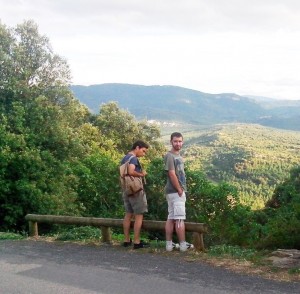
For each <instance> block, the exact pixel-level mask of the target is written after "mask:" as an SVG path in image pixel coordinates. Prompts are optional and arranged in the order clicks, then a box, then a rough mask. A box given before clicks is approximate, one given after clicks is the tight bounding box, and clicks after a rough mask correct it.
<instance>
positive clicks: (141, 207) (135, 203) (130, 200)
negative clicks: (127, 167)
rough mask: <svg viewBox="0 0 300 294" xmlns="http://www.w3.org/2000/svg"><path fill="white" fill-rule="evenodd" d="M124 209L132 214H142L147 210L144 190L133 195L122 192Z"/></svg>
mask: <svg viewBox="0 0 300 294" xmlns="http://www.w3.org/2000/svg"><path fill="white" fill-rule="evenodd" d="M123 201H124V208H125V211H126V212H128V213H133V214H143V213H145V212H148V204H147V197H146V193H145V191H140V192H138V193H136V194H135V195H134V196H129V197H128V196H127V195H126V194H125V193H123Z"/></svg>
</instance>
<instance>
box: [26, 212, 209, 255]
mask: <svg viewBox="0 0 300 294" xmlns="http://www.w3.org/2000/svg"><path fill="white" fill-rule="evenodd" d="M25 219H26V220H27V221H28V222H29V235H30V236H31V237H38V235H39V233H38V223H48V224H67V225H79V226H93V227H99V228H101V233H102V242H109V243H110V242H111V230H110V228H112V227H114V228H122V227H123V219H113V218H96V217H75V216H62V215H39V214H27V215H26V216H25ZM133 225H134V221H131V227H133ZM142 229H143V230H146V231H147V230H150V231H156V230H158V231H164V230H165V222H164V221H153V220H143V224H142ZM185 230H186V231H187V232H192V233H193V235H192V237H193V241H192V242H193V244H194V246H195V249H196V250H199V251H203V250H204V249H205V247H204V241H203V234H205V233H207V225H206V224H202V223H195V222H185Z"/></svg>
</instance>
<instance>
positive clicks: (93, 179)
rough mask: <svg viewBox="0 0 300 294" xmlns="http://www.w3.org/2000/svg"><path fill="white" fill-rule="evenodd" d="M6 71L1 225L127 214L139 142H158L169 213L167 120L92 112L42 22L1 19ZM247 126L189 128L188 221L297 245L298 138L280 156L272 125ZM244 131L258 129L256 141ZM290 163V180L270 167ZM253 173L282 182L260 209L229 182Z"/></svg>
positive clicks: (106, 108) (0, 131)
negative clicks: (125, 182) (127, 162)
mask: <svg viewBox="0 0 300 294" xmlns="http://www.w3.org/2000/svg"><path fill="white" fill-rule="evenodd" d="M0 76H1V78H0V229H1V230H13V231H26V230H27V224H26V223H25V220H24V216H25V215H26V214H27V213H38V214H56V215H78V216H93V217H115V218H121V217H123V214H124V211H123V204H122V199H121V194H120V187H119V181H118V179H119V175H118V166H119V162H120V159H121V158H122V156H124V153H126V152H127V150H129V148H130V146H131V144H132V143H133V141H135V140H137V139H141V140H145V141H147V142H148V143H149V144H150V146H151V148H150V152H149V153H148V156H147V158H145V159H144V162H143V163H144V166H145V168H146V170H147V173H148V175H147V186H146V193H147V195H148V199H149V213H148V214H147V215H146V218H149V219H159V220H164V219H165V217H166V209H167V207H166V203H165V197H164V185H165V180H166V179H165V172H164V167H163V161H162V154H163V153H164V152H165V151H166V148H165V146H164V144H163V143H162V142H163V140H162V139H163V138H162V136H161V131H160V129H159V127H158V126H157V125H155V124H154V125H153V124H149V123H148V122H147V121H141V120H138V119H136V117H135V116H134V115H133V114H131V113H130V112H128V111H127V110H124V109H121V108H120V107H119V106H118V104H117V103H115V102H111V101H109V102H107V103H105V104H103V105H102V106H101V107H100V109H99V112H98V113H96V114H95V113H91V112H90V111H89V109H88V108H87V107H86V106H84V105H83V104H81V103H80V102H79V101H78V100H77V99H76V98H75V97H74V95H73V93H72V92H71V91H70V88H69V83H70V70H69V66H68V64H67V62H66V60H64V59H63V58H61V57H60V56H58V55H57V54H55V53H54V52H53V51H52V49H51V46H50V43H49V40H48V39H47V37H45V36H42V35H40V34H39V32H38V26H37V25H36V24H35V23H34V22H32V21H25V22H24V23H22V24H20V25H17V26H16V27H15V28H8V27H6V26H5V25H3V24H1V23H0ZM247 128H248V127H245V126H238V127H232V126H226V127H224V128H219V127H217V129H216V130H217V131H216V130H215V131H212V133H211V134H209V135H207V134H206V135H203V134H201V135H199V134H192V133H187V136H186V139H187V141H186V142H187V148H186V149H185V150H184V155H185V157H186V158H187V159H188V161H189V162H187V167H186V174H187V180H188V184H189V197H188V202H187V210H188V220H191V221H197V222H205V223H207V224H208V225H209V228H210V233H209V234H208V236H207V240H206V241H207V243H208V244H224V243H226V244H235V245H243V246H253V247H262V248H264V247H274V246H284V247H286V248H297V246H298V247H299V244H300V240H299V238H300V237H299V236H300V204H299V199H300V195H299V174H300V170H299V167H298V168H297V167H294V168H293V169H292V170H291V173H290V174H289V172H288V171H287V169H289V168H290V167H292V166H294V165H295V164H296V163H297V157H296V156H298V155H297V152H298V151H299V142H298V141H297V140H298V139H296V140H291V139H289V138H288V137H286V136H282V138H281V139H280V140H279V142H277V145H276V148H278V149H276V150H277V152H279V153H277V154H272V151H273V150H274V143H273V137H272V136H271V133H272V131H271V130H266V131H264V130H262V131H263V134H262V135H261V136H262V137H260V138H258V137H257V134H256V135H255V134H253V127H249V129H247ZM251 128H252V129H251ZM179 131H180V130H179ZM239 132H240V138H239V141H238V142H236V141H235V139H234V138H236V137H235V134H236V133H239ZM242 133H243V134H244V133H246V134H248V139H247V140H248V143H247V142H246V141H245V139H243V140H242V139H241V138H242V136H241V134H242ZM251 136H252V137H251ZM291 136H292V134H291ZM243 138H244V137H243ZM277 139H279V137H278V138H277ZM251 140H252V141H253V142H252V143H251ZM260 141H261V143H259V142H260ZM259 144H262V145H259ZM256 146H258V148H259V146H260V148H261V149H264V150H266V151H265V153H264V154H263V156H261V155H260V153H259V152H258V150H259V149H255V148H254V147H256ZM284 146H285V147H287V146H289V147H288V148H287V149H288V151H287V150H286V149H285V147H284ZM290 151H291V152H290ZM292 151H293V152H294V153H293V152H292ZM257 155H259V156H257ZM272 156H273V157H274V158H272ZM286 157H288V158H289V162H288V163H286V162H285V160H284V159H285V158H286ZM210 160H211V165H209V164H208V162H209V161H210ZM281 161H282V162H285V164H284V165H283V164H282V170H283V172H282V181H283V177H285V176H286V179H285V181H284V182H283V183H282V184H279V185H277V184H278V183H279V180H278V178H277V176H276V177H275V176H274V173H273V174H272V175H270V174H269V171H272V172H274V170H276V172H277V171H278V170H277V168H273V165H275V163H276V162H281ZM261 162H267V163H268V164H266V165H261ZM221 169H224V172H221ZM262 171H263V173H262ZM238 175H239V177H238ZM223 176H224V177H223ZM222 177H223V178H222ZM245 177H250V179H252V181H253V183H254V184H256V185H258V186H259V185H261V184H263V183H264V182H266V183H267V184H269V185H270V187H271V186H272V187H273V186H276V185H277V186H276V188H275V192H274V193H273V194H272V195H271V194H268V193H267V194H266V195H267V196H262V195H265V194H263V193H261V194H259V195H260V197H262V199H263V201H267V205H266V206H265V207H263V208H262V209H260V210H256V211H254V210H251V207H250V205H249V204H247V203H246V202H247V199H246V198H245V199H244V201H243V202H241V201H240V200H241V197H240V195H239V191H238V189H237V188H239V187H238V186H237V185H235V186H234V185H232V184H230V183H229V182H226V180H229V181H230V182H232V183H234V181H235V180H236V183H234V184H237V183H239V182H238V179H240V180H244V178H245ZM272 177H273V178H272ZM224 180H225V181H224ZM278 228H280V229H278ZM285 236H290V237H289V238H284V237H285Z"/></svg>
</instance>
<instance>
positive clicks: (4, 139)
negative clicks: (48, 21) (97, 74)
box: [0, 21, 89, 229]
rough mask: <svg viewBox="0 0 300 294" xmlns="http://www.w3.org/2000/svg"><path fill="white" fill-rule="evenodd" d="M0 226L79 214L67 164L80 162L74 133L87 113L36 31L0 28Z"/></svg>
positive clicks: (81, 148)
mask: <svg viewBox="0 0 300 294" xmlns="http://www.w3.org/2000/svg"><path fill="white" fill-rule="evenodd" d="M0 65H1V69H0V74H1V79H0V114H1V116H0V124H1V139H0V153H1V162H2V163H3V164H1V168H0V170H1V171H0V182H1V184H2V185H1V188H0V207H1V213H0V223H1V227H2V228H5V229H7V228H15V229H21V228H23V226H24V215H25V214H26V213H56V214H60V213H70V214H76V213H78V209H77V204H76V202H75V200H76V197H77V194H76V191H75V190H74V185H75V183H76V179H74V176H73V175H72V173H70V162H71V161H76V160H79V159H80V158H82V157H83V156H85V149H84V146H83V145H82V144H81V141H80V137H79V133H78V132H77V131H76V129H77V128H78V127H79V126H80V125H81V124H82V123H83V122H85V121H87V120H88V118H89V113H88V111H87V108H86V107H84V106H83V105H81V104H80V103H79V102H78V101H77V100H75V99H74V97H73V96H72V93H71V92H70V90H69V89H68V84H67V82H68V81H69V69H68V66H67V64H66V62H65V61H64V60H63V59H61V58H60V57H59V56H57V55H55V54H54V53H53V52H52V50H51V46H50V44H49V42H48V39H47V38H46V37H44V36H40V35H39V34H38V31H37V26H36V25H35V24H34V23H33V22H32V21H26V22H24V23H23V24H21V25H18V26H17V27H16V28H15V29H8V28H7V27H6V26H4V25H2V24H0Z"/></svg>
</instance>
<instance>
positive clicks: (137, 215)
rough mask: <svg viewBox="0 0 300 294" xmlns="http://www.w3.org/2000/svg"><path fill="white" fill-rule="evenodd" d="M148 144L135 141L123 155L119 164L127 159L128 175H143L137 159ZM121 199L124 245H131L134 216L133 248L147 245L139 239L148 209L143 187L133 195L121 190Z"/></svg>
mask: <svg viewBox="0 0 300 294" xmlns="http://www.w3.org/2000/svg"><path fill="white" fill-rule="evenodd" d="M148 148H149V145H148V144H147V143H145V142H143V141H136V142H135V143H134V144H133V145H132V148H131V150H130V151H129V152H128V153H127V154H126V155H125V156H124V157H123V159H122V161H121V165H122V164H124V163H125V162H127V161H128V160H129V159H130V161H129V166H128V175H129V176H131V177H145V176H146V174H147V173H146V171H144V170H143V169H142V167H141V164H140V162H139V160H138V158H139V157H142V156H145V154H146V152H147V150H148ZM123 201H124V208H125V217H124V220H123V231H124V243H123V246H124V247H128V246H130V245H131V243H132V241H131V239H130V223H131V219H132V218H133V217H134V220H135V222H134V228H133V231H134V238H133V243H134V244H133V248H134V249H139V248H144V247H148V246H149V244H148V243H145V242H144V241H143V240H141V239H140V232H141V227H142V223H143V217H144V213H145V212H147V211H148V204H147V198H146V194H145V191H144V189H143V190H141V191H139V192H137V193H135V194H134V195H128V194H127V193H126V192H125V191H123Z"/></svg>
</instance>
